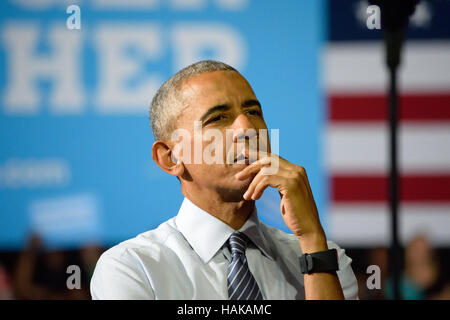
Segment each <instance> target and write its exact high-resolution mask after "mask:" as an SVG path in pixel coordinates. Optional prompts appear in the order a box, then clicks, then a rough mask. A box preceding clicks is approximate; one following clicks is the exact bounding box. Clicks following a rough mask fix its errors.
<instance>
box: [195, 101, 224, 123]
mask: <svg viewBox="0 0 450 320" xmlns="http://www.w3.org/2000/svg"><path fill="white" fill-rule="evenodd" d="M228 109H230V106H229V105H227V104H220V105H218V106H214V107H211V108H209V109H208V111H206V112H205V113H204V114H203V115H202V117H201V118H200V121H201V122H202V123H203V122H204V121H205V120H206V118H208V117H209V116H210V115H211V114H213V113H214V112H217V111H225V110H228Z"/></svg>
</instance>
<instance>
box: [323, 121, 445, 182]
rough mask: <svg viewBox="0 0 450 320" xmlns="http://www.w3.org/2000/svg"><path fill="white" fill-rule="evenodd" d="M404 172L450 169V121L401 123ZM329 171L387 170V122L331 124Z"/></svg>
mask: <svg viewBox="0 0 450 320" xmlns="http://www.w3.org/2000/svg"><path fill="white" fill-rule="evenodd" d="M398 141H399V145H398V147H399V164H400V168H401V172H402V173H414V172H421V173H441V172H449V171H450V125H449V124H409V123H408V124H405V123H404V124H400V127H399V140H398ZM325 145H326V147H325V153H326V154H325V159H326V161H327V167H328V170H329V171H331V172H337V173H340V174H341V173H342V174H350V175H351V174H352V173H354V174H360V173H361V172H367V173H375V174H376V173H382V172H383V173H384V172H386V170H387V169H388V167H387V164H388V130H387V125H386V124H370V123H361V124H348V123H340V124H331V125H329V126H328V128H327V131H326V133H325Z"/></svg>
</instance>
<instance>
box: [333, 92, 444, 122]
mask: <svg viewBox="0 0 450 320" xmlns="http://www.w3.org/2000/svg"><path fill="white" fill-rule="evenodd" d="M328 99H329V101H328V106H329V119H330V120H331V121H350V122H352V121H385V120H387V98H386V96H385V95H382V94H367V95H351V94H349V95H343V94H333V95H331V96H330V97H329V98H328ZM400 106H401V107H400V120H403V121H420V122H424V121H449V120H450V93H434V94H403V95H402V96H401V97H400Z"/></svg>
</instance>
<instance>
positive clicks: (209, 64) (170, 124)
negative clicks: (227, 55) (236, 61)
mask: <svg viewBox="0 0 450 320" xmlns="http://www.w3.org/2000/svg"><path fill="white" fill-rule="evenodd" d="M225 70H229V71H234V72H238V71H237V70H236V69H234V68H233V67H231V66H229V65H227V64H225V63H223V62H219V61H214V60H203V61H199V62H196V63H194V64H191V65H189V66H187V67H185V68H184V69H181V70H180V71H178V72H177V73H175V74H174V75H173V76H172V77H170V78H169V79H168V80H167V81H166V82H164V83H163V85H162V86H161V87H160V88H159V89H158V91H157V92H156V94H155V96H154V97H153V100H152V103H151V106H150V124H151V127H152V132H153V136H154V138H155V140H160V139H168V138H169V136H170V134H171V133H172V131H173V130H175V125H176V119H177V116H178V114H179V112H180V111H181V109H182V107H183V105H182V103H181V98H180V88H181V85H182V84H183V82H184V81H186V80H187V79H189V78H190V77H193V76H195V75H198V74H201V73H206V72H213V71H225ZM238 73H239V72H238Z"/></svg>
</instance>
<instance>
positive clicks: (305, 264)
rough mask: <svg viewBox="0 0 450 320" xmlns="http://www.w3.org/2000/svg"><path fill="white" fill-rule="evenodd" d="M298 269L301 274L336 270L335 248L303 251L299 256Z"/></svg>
mask: <svg viewBox="0 0 450 320" xmlns="http://www.w3.org/2000/svg"><path fill="white" fill-rule="evenodd" d="M300 270H301V272H302V273H303V274H305V273H307V274H311V273H317V272H333V271H338V270H339V264H338V256H337V250H336V249H331V250H326V251H320V252H314V253H305V254H304V255H302V256H301V257H300Z"/></svg>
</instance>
